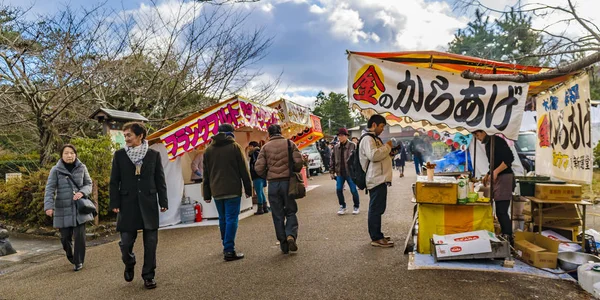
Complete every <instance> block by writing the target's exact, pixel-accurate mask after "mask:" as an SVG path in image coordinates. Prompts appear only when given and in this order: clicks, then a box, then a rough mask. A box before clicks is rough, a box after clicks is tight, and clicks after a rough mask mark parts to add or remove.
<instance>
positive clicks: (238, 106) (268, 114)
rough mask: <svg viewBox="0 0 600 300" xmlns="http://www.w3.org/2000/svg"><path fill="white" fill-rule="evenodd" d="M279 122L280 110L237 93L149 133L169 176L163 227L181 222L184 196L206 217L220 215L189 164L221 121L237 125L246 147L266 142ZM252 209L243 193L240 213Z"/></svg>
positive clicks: (213, 217)
mask: <svg viewBox="0 0 600 300" xmlns="http://www.w3.org/2000/svg"><path fill="white" fill-rule="evenodd" d="M279 122H280V118H279V115H278V112H277V110H275V109H273V108H271V107H268V106H265V105H261V104H257V103H254V102H252V101H250V100H248V99H245V98H243V97H240V96H235V97H232V98H230V99H227V100H224V101H222V102H220V103H217V104H215V105H213V106H211V107H208V108H205V109H202V110H200V111H198V112H196V113H194V114H192V115H190V116H188V117H186V118H184V119H182V120H180V121H177V122H175V123H173V124H171V125H169V126H167V127H165V128H162V129H160V130H158V131H156V132H154V133H152V134H151V135H149V136H148V141H149V143H150V144H151V148H152V149H155V150H157V151H158V152H159V153H160V154H161V159H162V162H163V166H164V169H165V177H166V179H167V192H168V198H169V210H168V211H167V212H165V213H161V214H160V226H161V227H164V226H169V225H175V224H178V223H180V222H181V216H180V207H181V203H182V199H183V198H185V197H189V198H190V200H191V203H194V202H195V201H198V202H199V203H201V204H202V215H203V218H205V219H215V218H218V213H217V210H216V207H215V204H214V201H213V202H211V203H206V202H204V197H203V195H202V184H201V183H193V182H191V173H192V171H191V167H190V166H191V162H192V160H193V159H194V156H195V155H196V154H197V152H198V151H202V150H203V149H204V148H205V147H206V146H208V143H209V142H210V141H211V138H212V137H213V136H214V135H216V134H217V133H218V127H219V125H220V124H222V123H230V124H232V125H233V126H234V127H235V128H236V131H235V140H236V141H237V142H238V143H239V144H240V145H242V147H245V146H246V145H248V143H249V142H250V141H252V140H255V141H266V140H267V137H268V134H267V128H268V127H269V125H271V124H277V123H279ZM251 209H252V198H251V197H250V198H246V197H245V196H242V204H241V212H244V211H248V210H251Z"/></svg>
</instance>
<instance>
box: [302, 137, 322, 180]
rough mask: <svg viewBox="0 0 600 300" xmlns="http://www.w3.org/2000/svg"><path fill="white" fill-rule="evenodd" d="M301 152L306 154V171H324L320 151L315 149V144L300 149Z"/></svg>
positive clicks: (311, 172)
mask: <svg viewBox="0 0 600 300" xmlns="http://www.w3.org/2000/svg"><path fill="white" fill-rule="evenodd" d="M302 154H307V155H308V171H309V172H310V174H314V173H323V172H324V170H325V165H323V160H322V159H321V153H319V150H317V145H316V144H312V145H310V146H308V147H306V148H304V149H302Z"/></svg>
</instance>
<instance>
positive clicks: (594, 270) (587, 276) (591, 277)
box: [577, 262, 600, 294]
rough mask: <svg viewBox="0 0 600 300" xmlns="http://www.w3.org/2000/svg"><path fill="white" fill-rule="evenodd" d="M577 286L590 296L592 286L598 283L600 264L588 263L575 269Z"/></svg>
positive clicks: (592, 289) (592, 291) (592, 292)
mask: <svg viewBox="0 0 600 300" xmlns="http://www.w3.org/2000/svg"><path fill="white" fill-rule="evenodd" d="M577 279H578V280H579V285H581V287H582V288H583V289H584V290H586V291H587V292H588V293H590V294H594V284H596V283H599V282H600V263H594V262H588V263H587V264H583V265H581V266H579V267H578V268H577Z"/></svg>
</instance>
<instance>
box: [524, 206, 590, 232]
mask: <svg viewBox="0 0 600 300" xmlns="http://www.w3.org/2000/svg"><path fill="white" fill-rule="evenodd" d="M544 206H547V207H544V208H543V209H542V211H543V218H544V223H543V224H542V226H559V227H573V226H579V225H581V220H580V217H579V213H578V212H577V208H576V207H575V205H574V204H545V205H544ZM523 214H524V215H525V220H526V221H528V222H531V221H532V220H534V221H535V225H539V224H540V220H539V217H538V208H537V207H536V208H534V209H533V211H532V212H530V213H527V212H524V213H523Z"/></svg>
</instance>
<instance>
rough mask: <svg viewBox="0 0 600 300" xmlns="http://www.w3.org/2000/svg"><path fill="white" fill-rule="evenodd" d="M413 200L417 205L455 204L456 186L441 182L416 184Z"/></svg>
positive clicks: (456, 197)
mask: <svg viewBox="0 0 600 300" xmlns="http://www.w3.org/2000/svg"><path fill="white" fill-rule="evenodd" d="M416 187H417V192H416V195H415V198H416V200H417V202H418V203H433V204H456V202H457V199H458V184H456V183H449V182H447V183H441V182H417V186H416Z"/></svg>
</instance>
